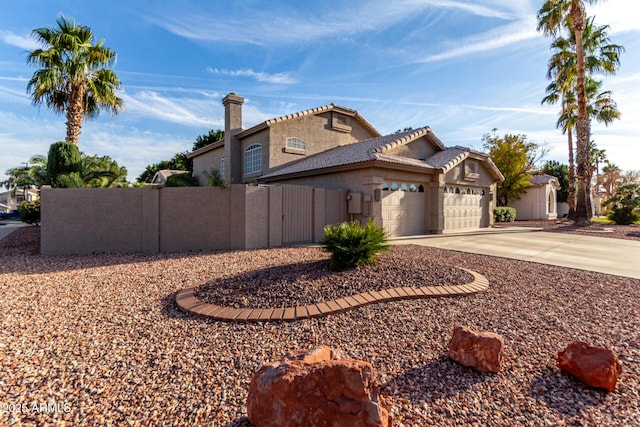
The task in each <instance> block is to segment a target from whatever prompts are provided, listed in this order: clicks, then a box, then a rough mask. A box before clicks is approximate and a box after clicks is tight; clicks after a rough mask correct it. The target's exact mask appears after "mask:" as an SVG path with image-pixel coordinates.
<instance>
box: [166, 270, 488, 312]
mask: <svg viewBox="0 0 640 427" xmlns="http://www.w3.org/2000/svg"><path fill="white" fill-rule="evenodd" d="M458 268H460V269H462V270H464V271H466V272H468V273H471V274H472V275H473V281H472V282H469V283H466V284H464V285H454V286H422V287H420V288H414V287H408V286H407V287H402V288H392V289H385V290H382V291H371V292H363V293H360V294H355V295H351V296H349V297H344V298H339V299H337V300H335V301H324V302H320V303H318V304H309V305H305V306H297V307H287V308H232V307H222V306H219V305H214V304H209V303H206V302H203V301H200V300H199V299H198V298H196V297H195V295H194V292H195V290H196V289H197V286H196V287H193V288H188V289H183V290H181V291H179V292H178V293H177V294H176V303H177V304H178V307H179V308H180V309H181V310H182V311H185V312H187V313H190V314H195V315H198V316H204V317H211V318H213V319H216V320H223V321H228V322H232V321H234V322H268V321H277V320H282V321H285V322H290V321H293V320H302V319H311V318H313V317H321V316H327V315H329V314H336V313H342V312H344V311H348V310H353V309H354V308H358V307H362V306H364V305H368V304H375V303H378V302H386V301H396V300H403V299H413V298H429V297H448V296H457V295H470V294H475V293H477V292H482V291H484V290H486V289H487V288H488V287H489V281H488V280H487V278H486V277H484V276H483V275H481V274H479V273H476V272H475V271H471V270H467V269H466V268H462V267H458Z"/></svg>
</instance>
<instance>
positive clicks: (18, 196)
mask: <svg viewBox="0 0 640 427" xmlns="http://www.w3.org/2000/svg"><path fill="white" fill-rule="evenodd" d="M26 195H27V197H26V198H25V190H24V188H16V189H15V190H7V191H5V192H3V193H0V213H11V212H15V211H17V210H18V206H20V203H22V202H24V201H25V200H27V201H28V202H30V201H32V200H37V199H38V197H39V195H38V190H37V189H35V188H27V191H26Z"/></svg>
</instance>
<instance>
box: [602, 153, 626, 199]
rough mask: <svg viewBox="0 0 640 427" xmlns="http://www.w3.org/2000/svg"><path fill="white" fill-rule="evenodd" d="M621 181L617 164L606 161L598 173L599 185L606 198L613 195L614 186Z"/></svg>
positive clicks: (620, 171) (616, 186) (620, 172)
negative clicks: (599, 173) (600, 172)
mask: <svg viewBox="0 0 640 427" xmlns="http://www.w3.org/2000/svg"><path fill="white" fill-rule="evenodd" d="M621 182H622V170H621V169H620V167H619V166H617V165H615V164H613V163H609V162H607V165H606V166H604V167H603V168H602V175H600V180H599V183H598V184H599V185H600V187H602V188H603V189H604V192H605V195H606V197H607V198H610V197H613V195H614V194H615V192H616V188H618V186H619V185H620V184H621Z"/></svg>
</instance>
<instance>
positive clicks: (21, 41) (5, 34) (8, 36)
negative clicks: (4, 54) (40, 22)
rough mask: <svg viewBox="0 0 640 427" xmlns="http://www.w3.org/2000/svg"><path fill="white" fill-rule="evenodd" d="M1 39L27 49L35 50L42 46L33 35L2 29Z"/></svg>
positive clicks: (0, 32)
mask: <svg viewBox="0 0 640 427" xmlns="http://www.w3.org/2000/svg"><path fill="white" fill-rule="evenodd" d="M0 41H2V42H3V43H5V44H8V45H10V46H15V47H19V48H21V49H25V50H34V49H37V48H38V47H40V45H39V44H38V43H37V42H36V41H35V40H34V39H33V38H31V36H20V35H17V34H14V33H12V32H11V31H0Z"/></svg>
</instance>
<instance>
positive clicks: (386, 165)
mask: <svg viewBox="0 0 640 427" xmlns="http://www.w3.org/2000/svg"><path fill="white" fill-rule="evenodd" d="M371 167H376V168H381V169H395V170H402V171H404V172H406V171H409V172H419V173H429V174H434V173H438V174H439V173H442V170H440V169H436V168H432V167H429V166H418V165H406V164H399V163H394V162H387V161H384V160H380V159H370V160H365V161H362V162H357V163H349V164H346V165H339V166H329V167H326V168H320V169H311V170H306V171H300V172H292V173H287V174H282V175H276V176H272V177H265V178H258V181H260V182H265V183H266V182H275V181H279V180H282V179H294V178H305V177H308V176H318V175H326V174H330V173H336V172H346V171H351V170H358V169H366V168H371Z"/></svg>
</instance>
